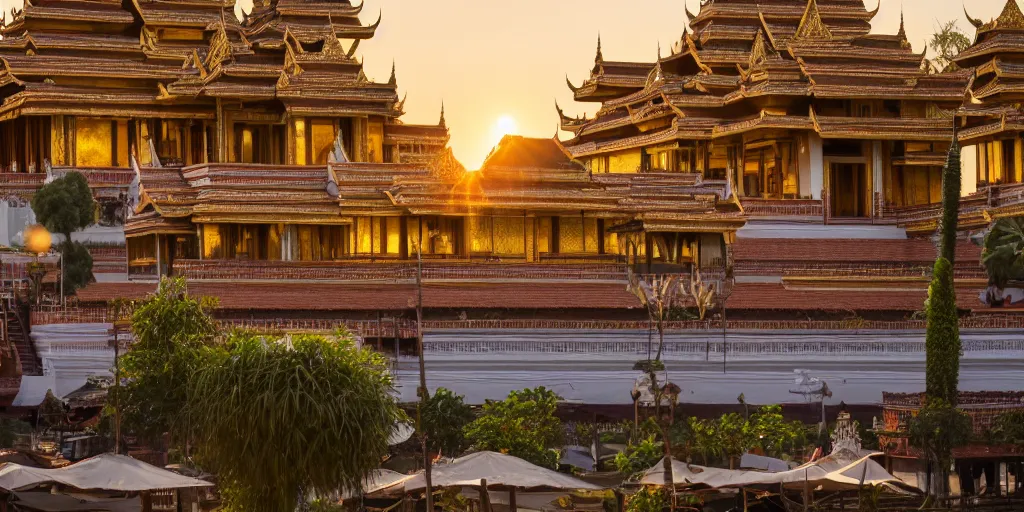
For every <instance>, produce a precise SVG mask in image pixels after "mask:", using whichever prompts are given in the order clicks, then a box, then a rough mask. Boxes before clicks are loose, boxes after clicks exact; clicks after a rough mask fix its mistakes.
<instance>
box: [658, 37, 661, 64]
mask: <svg viewBox="0 0 1024 512" xmlns="http://www.w3.org/2000/svg"><path fill="white" fill-rule="evenodd" d="M658 60H661V41H658Z"/></svg>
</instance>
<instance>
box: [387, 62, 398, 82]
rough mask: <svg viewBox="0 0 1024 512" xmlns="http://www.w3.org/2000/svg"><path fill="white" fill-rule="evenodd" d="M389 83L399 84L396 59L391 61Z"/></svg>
mask: <svg viewBox="0 0 1024 512" xmlns="http://www.w3.org/2000/svg"><path fill="white" fill-rule="evenodd" d="M388 85H398V75H397V74H396V72H395V61H394V60H392V61H391V78H388Z"/></svg>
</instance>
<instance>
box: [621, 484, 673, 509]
mask: <svg viewBox="0 0 1024 512" xmlns="http://www.w3.org/2000/svg"><path fill="white" fill-rule="evenodd" d="M669 504H670V500H669V496H668V493H667V492H665V490H664V488H657V487H644V488H642V489H640V490H639V491H637V493H636V494H634V495H632V496H630V497H629V498H627V500H626V512H662V511H663V510H665V508H666V507H668V506H669Z"/></svg>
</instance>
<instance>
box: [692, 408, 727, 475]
mask: <svg viewBox="0 0 1024 512" xmlns="http://www.w3.org/2000/svg"><path fill="white" fill-rule="evenodd" d="M687 427H688V428H687V432H686V434H687V435H688V441H689V442H688V443H687V444H688V445H689V448H690V451H691V452H692V453H695V454H697V455H700V457H701V462H702V463H703V464H704V465H705V466H709V465H711V464H712V463H714V462H715V461H716V460H718V458H719V457H721V456H722V438H721V436H720V435H719V432H718V423H717V422H716V421H713V420H702V419H700V418H696V417H692V416H691V417H690V418H688V419H687Z"/></svg>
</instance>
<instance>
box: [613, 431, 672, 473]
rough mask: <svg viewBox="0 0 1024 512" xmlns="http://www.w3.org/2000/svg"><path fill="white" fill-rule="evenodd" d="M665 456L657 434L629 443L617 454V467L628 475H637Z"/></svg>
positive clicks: (620, 471)
mask: <svg viewBox="0 0 1024 512" xmlns="http://www.w3.org/2000/svg"><path fill="white" fill-rule="evenodd" d="M664 456H665V452H664V448H663V447H662V444H661V443H660V442H658V438H657V436H655V435H651V436H648V437H647V438H645V439H642V440H641V441H640V442H639V443H635V444H634V443H629V445H627V446H626V450H625V451H624V452H620V453H618V454H616V455H615V469H616V470H617V471H618V472H619V473H622V474H623V475H626V476H627V477H632V476H635V475H637V474H639V473H643V472H644V471H647V470H648V469H651V468H652V467H654V465H655V464H657V463H658V461H659V460H661V458H662V457H664Z"/></svg>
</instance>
